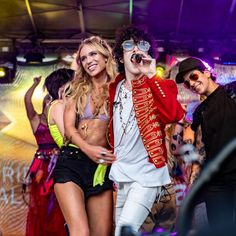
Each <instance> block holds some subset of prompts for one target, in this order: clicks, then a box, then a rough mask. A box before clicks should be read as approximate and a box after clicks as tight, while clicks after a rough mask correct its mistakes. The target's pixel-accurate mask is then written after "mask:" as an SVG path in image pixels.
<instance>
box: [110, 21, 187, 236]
mask: <svg viewBox="0 0 236 236" xmlns="http://www.w3.org/2000/svg"><path fill="white" fill-rule="evenodd" d="M155 46H156V45H155V44H154V41H153V40H152V38H151V36H150V35H149V34H148V33H147V32H146V31H145V30H144V29H142V28H139V27H136V26H133V25H131V26H124V27H122V28H121V29H119V30H118V31H117V34H116V43H115V46H114V50H113V52H114V56H115V59H116V62H117V63H118V71H119V73H120V74H119V75H118V76H117V77H116V80H115V82H114V83H111V84H110V88H109V92H110V97H109V99H110V117H111V121H110V133H109V137H110V139H109V140H110V145H111V147H112V148H113V149H114V154H115V156H116V161H114V162H113V164H112V167H111V171H110V175H109V177H110V179H111V180H113V181H114V182H115V183H116V184H117V199H116V215H115V218H116V229H115V235H116V236H118V235H120V233H121V228H122V226H124V225H130V226H132V228H133V230H134V231H136V232H137V231H138V230H139V228H140V226H141V225H142V224H143V222H144V220H145V219H146V217H147V215H148V213H149V211H150V209H151V207H152V205H153V203H154V201H155V199H156V197H157V195H158V194H159V193H160V192H161V188H162V186H163V185H166V184H169V183H170V177H169V173H168V168H167V165H166V162H167V152H166V147H165V131H164V129H165V126H166V124H168V123H173V122H177V121H178V120H180V119H181V118H183V116H184V112H183V110H182V107H181V105H180V104H179V102H178V101H177V86H176V84H175V82H174V81H172V80H164V79H162V78H160V77H158V76H157V75H156V59H155V51H154V49H155Z"/></svg>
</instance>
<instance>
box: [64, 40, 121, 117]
mask: <svg viewBox="0 0 236 236" xmlns="http://www.w3.org/2000/svg"><path fill="white" fill-rule="evenodd" d="M85 45H88V46H93V47H95V48H96V50H97V52H98V53H100V54H101V55H102V56H103V57H104V58H105V60H106V73H107V81H106V83H105V84H104V85H103V87H102V92H101V95H100V96H99V101H98V104H99V110H98V111H96V112H97V113H96V114H94V115H98V114H104V113H105V114H106V115H108V86H109V84H110V82H112V81H113V80H114V79H115V76H116V64H115V61H114V60H113V57H112V49H111V47H110V46H109V45H108V44H107V42H106V41H105V40H103V39H102V38H100V37H98V36H92V37H90V38H87V39H85V40H83V41H82V42H81V44H80V46H79V49H78V51H77V56H76V61H77V63H78V69H77V71H76V73H75V78H74V79H73V81H72V82H71V83H70V85H69V88H67V89H66V91H67V92H66V94H67V97H69V98H71V99H74V100H75V101H76V112H77V113H78V114H79V115H83V113H84V108H85V106H86V103H87V97H88V94H89V93H90V92H91V90H92V80H91V78H90V76H89V75H88V74H87V72H86V71H85V70H84V68H83V66H82V63H81V61H80V52H81V49H82V48H83V47H84V46H85Z"/></svg>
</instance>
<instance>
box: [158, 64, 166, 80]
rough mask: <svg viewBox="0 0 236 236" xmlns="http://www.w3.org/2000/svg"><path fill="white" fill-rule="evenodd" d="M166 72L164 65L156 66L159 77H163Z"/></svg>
mask: <svg viewBox="0 0 236 236" xmlns="http://www.w3.org/2000/svg"><path fill="white" fill-rule="evenodd" d="M164 74H165V68H164V67H163V66H157V67H156V75H157V76H159V77H163V76H164Z"/></svg>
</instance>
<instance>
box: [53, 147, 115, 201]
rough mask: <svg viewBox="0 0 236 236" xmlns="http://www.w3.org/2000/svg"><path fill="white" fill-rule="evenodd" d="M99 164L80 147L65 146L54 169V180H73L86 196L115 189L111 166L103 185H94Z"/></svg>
mask: <svg viewBox="0 0 236 236" xmlns="http://www.w3.org/2000/svg"><path fill="white" fill-rule="evenodd" d="M97 166H98V164H96V163H95V162H94V161H92V160H91V159H90V158H89V157H88V156H87V155H86V154H85V153H83V152H82V151H81V150H80V149H78V148H75V147H72V146H64V147H62V149H61V152H60V155H59V157H58V160H57V164H56V167H55V170H54V182H55V183H66V182H70V181H72V182H73V183H75V184H77V185H79V186H80V187H81V189H82V190H83V191H84V195H85V198H88V197H90V196H93V195H97V194H99V193H101V192H103V191H105V190H108V189H113V182H112V181H111V180H109V178H108V175H109V170H110V168H107V171H106V175H105V181H104V183H103V185H96V186H95V187H93V177H94V173H95V171H96V168H97Z"/></svg>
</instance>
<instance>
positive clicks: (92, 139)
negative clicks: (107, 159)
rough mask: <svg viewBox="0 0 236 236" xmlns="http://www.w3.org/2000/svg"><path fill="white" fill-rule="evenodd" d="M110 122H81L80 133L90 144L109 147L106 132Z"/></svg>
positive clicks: (92, 120)
mask: <svg viewBox="0 0 236 236" xmlns="http://www.w3.org/2000/svg"><path fill="white" fill-rule="evenodd" d="M108 123H109V121H104V120H100V119H85V120H81V121H80V122H79V126H78V133H79V134H80V135H81V137H82V138H83V139H84V140H86V142H88V143H89V144H92V145H98V146H103V147H107V146H108V143H107V139H106V132H107V126H108Z"/></svg>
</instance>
